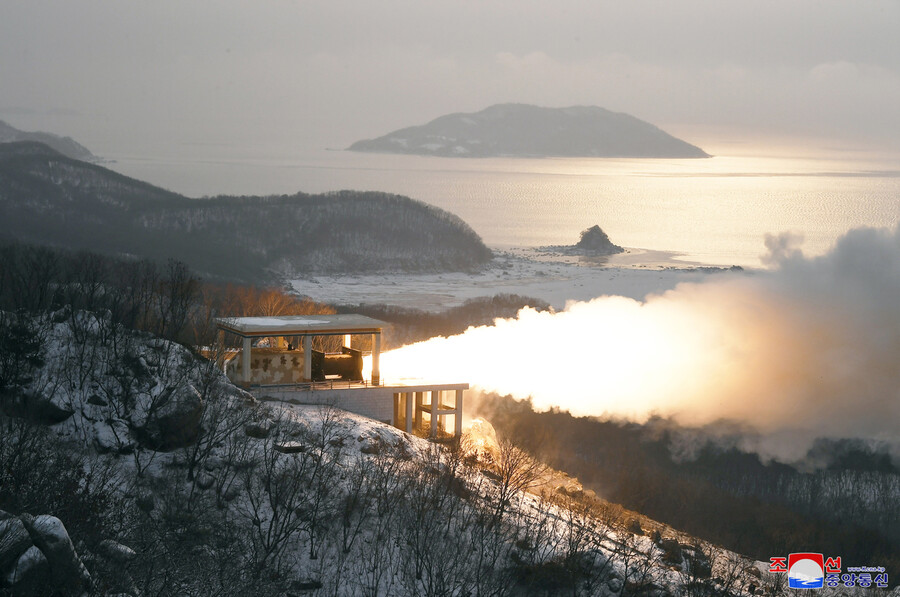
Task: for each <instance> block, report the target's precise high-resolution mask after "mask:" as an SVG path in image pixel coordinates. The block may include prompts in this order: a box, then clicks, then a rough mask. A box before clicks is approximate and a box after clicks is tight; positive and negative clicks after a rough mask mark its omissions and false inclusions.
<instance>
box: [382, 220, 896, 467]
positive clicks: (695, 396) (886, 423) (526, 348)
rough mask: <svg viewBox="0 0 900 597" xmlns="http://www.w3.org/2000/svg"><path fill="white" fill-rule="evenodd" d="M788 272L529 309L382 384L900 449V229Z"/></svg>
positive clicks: (784, 266)
mask: <svg viewBox="0 0 900 597" xmlns="http://www.w3.org/2000/svg"><path fill="white" fill-rule="evenodd" d="M779 263H780V267H779V269H778V270H776V271H774V272H770V273H758V274H755V275H749V276H748V275H741V276H729V275H725V274H720V275H716V276H711V277H710V278H708V280H707V281H706V282H705V283H702V284H684V285H680V286H678V287H677V288H676V289H674V290H672V291H669V292H667V293H666V294H663V295H660V296H654V297H650V298H649V299H648V300H647V301H646V302H644V303H640V302H637V301H634V300H631V299H627V298H623V297H601V298H597V299H594V300H592V301H589V302H581V303H571V304H569V305H568V306H567V307H566V309H565V310H564V311H562V312H559V313H546V312H544V313H541V312H537V311H535V310H533V309H523V310H522V311H520V312H519V314H518V317H517V318H515V319H506V320H497V321H496V322H495V324H494V325H492V326H483V327H478V328H469V329H468V330H467V331H466V332H465V333H463V334H460V335H458V336H453V337H450V338H434V339H431V340H428V341H426V342H421V343H418V344H414V345H411V346H406V347H403V348H400V349H398V350H394V351H391V352H388V353H385V354H383V355H382V365H381V367H382V376H383V377H384V378H385V379H389V380H390V379H396V378H398V377H400V376H402V375H404V374H406V375H409V374H415V375H416V376H417V377H419V378H421V379H422V380H423V381H430V382H447V381H468V382H469V383H470V384H472V385H473V386H475V387H478V388H482V389H484V390H486V391H491V392H497V393H500V394H512V395H513V396H516V397H519V398H525V397H529V396H530V397H532V399H533V400H534V404H535V406H536V407H537V408H539V409H544V408H548V407H551V406H559V407H562V408H565V409H568V410H570V411H571V412H572V413H573V414H582V415H604V414H609V415H614V416H622V417H628V418H632V419H635V420H644V419H646V418H647V417H649V416H650V415H653V414H659V415H663V416H672V417H674V418H676V419H677V420H679V421H680V422H682V423H687V424H706V423H711V422H714V421H717V420H719V419H732V420H738V421H742V422H744V423H749V424H750V425H752V426H754V427H756V428H757V429H759V430H761V431H764V432H767V433H778V432H784V431H785V430H788V431H790V432H791V433H793V432H795V431H800V432H803V433H806V434H807V435H808V438H807V439H809V438H811V437H814V436H816V435H819V436H829V437H846V436H854V435H855V436H859V437H867V438H871V439H881V440H886V441H896V440H897V437H896V429H897V428H898V427H900V366H898V365H897V364H898V362H900V299H898V298H897V297H898V296H900V232H898V231H895V232H894V233H893V234H887V233H886V231H872V230H869V231H854V232H851V233H850V234H848V235H847V237H845V238H844V239H842V241H841V242H840V243H839V245H838V247H837V248H836V249H835V250H834V251H833V253H832V254H830V255H827V256H825V257H822V258H818V259H805V258H803V256H802V254H800V253H799V252H792V253H790V254H789V255H786V256H785V257H783V258H782V259H781V260H780V262H779ZM798 437H799V436H798ZM789 443H790V442H789ZM795 443H802V442H795ZM794 449H795V450H799V449H801V448H800V447H799V446H798V447H795V448H794Z"/></svg>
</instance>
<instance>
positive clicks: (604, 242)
mask: <svg viewBox="0 0 900 597" xmlns="http://www.w3.org/2000/svg"><path fill="white" fill-rule="evenodd" d="M573 248H574V249H575V250H577V251H581V252H583V253H585V254H590V255H615V254H616V253H622V252H623V251H624V250H625V249H623V248H622V247H620V246H619V245H615V244H613V242H612V241H611V240H609V236H607V234H606V233H605V232H603V229H602V228H600V226H597V225H596V224H595V225H593V226H591V227H590V228H588V229H586V230H582V232H581V239H580V240H579V241H578V242H577V243H575V246H574V247H573Z"/></svg>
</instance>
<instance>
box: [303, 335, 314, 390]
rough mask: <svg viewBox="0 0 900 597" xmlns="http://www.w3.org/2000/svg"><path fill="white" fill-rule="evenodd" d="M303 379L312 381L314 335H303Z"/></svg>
mask: <svg viewBox="0 0 900 597" xmlns="http://www.w3.org/2000/svg"><path fill="white" fill-rule="evenodd" d="M303 381H312V336H303Z"/></svg>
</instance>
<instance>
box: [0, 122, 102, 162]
mask: <svg viewBox="0 0 900 597" xmlns="http://www.w3.org/2000/svg"><path fill="white" fill-rule="evenodd" d="M16 141H37V142H38V143H43V144H44V145H47V146H49V147H51V148H52V149H55V150H56V151H58V152H59V153H61V154H63V155H64V156H66V157H69V158H72V159H75V160H82V161H85V162H99V161H100V158H98V157H97V156H95V155H94V154H93V153H91V152H90V150H88V148H87V147H85V146H84V145H82V144H81V143H78V142H77V141H75V140H74V139H72V137H61V136H59V135H54V134H53V133H44V132H40V131H34V132H28V131H20V130H19V129H17V128H15V127H14V126H12V125H10V124H8V123H6V122H3V121H2V120H0V143H14V142H16Z"/></svg>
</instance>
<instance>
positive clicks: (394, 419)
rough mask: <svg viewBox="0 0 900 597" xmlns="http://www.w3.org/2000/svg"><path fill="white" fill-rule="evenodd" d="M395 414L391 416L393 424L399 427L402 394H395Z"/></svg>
mask: <svg viewBox="0 0 900 597" xmlns="http://www.w3.org/2000/svg"><path fill="white" fill-rule="evenodd" d="M393 396H394V414H393V416H392V417H391V425H393V426H394V427H397V426H398V425H399V424H400V394H394V395H393Z"/></svg>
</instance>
